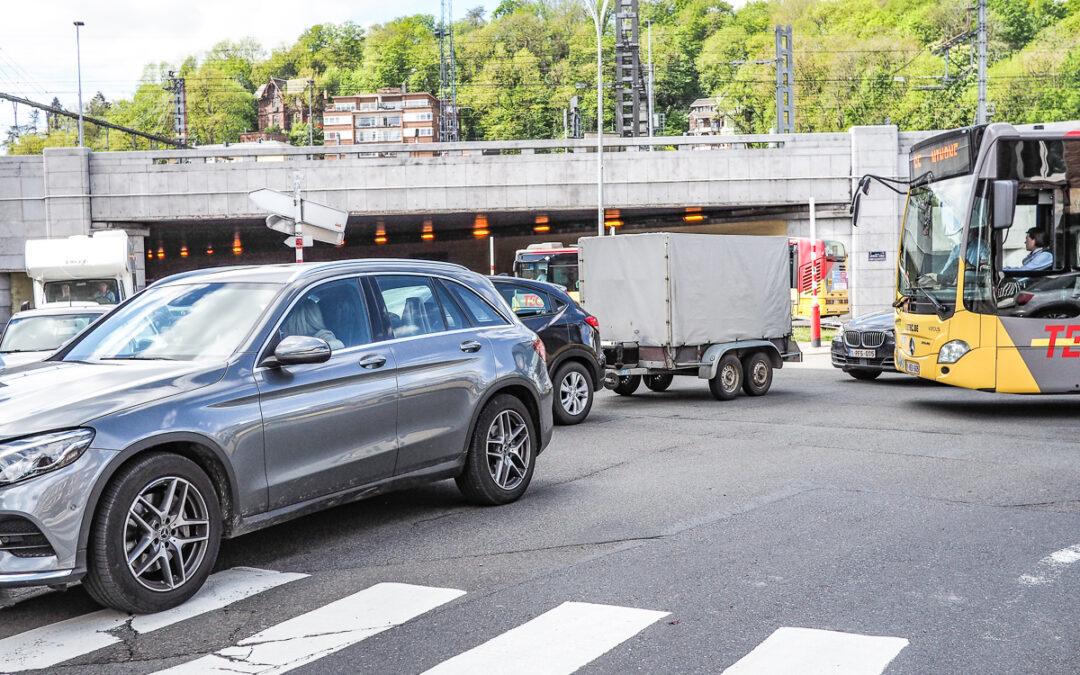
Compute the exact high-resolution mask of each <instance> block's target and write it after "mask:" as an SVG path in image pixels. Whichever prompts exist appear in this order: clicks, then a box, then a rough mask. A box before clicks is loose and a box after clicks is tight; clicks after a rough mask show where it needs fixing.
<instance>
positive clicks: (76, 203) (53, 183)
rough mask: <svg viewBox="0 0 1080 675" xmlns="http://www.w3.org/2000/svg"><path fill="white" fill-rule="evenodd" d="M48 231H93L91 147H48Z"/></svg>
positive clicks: (57, 233)
mask: <svg viewBox="0 0 1080 675" xmlns="http://www.w3.org/2000/svg"><path fill="white" fill-rule="evenodd" d="M44 163H45V171H44V177H45V230H46V231H45V233H43V234H44V236H47V237H50V238H52V237H69V236H71V235H74V234H89V233H90V150H88V149H87V148H45V152H44Z"/></svg>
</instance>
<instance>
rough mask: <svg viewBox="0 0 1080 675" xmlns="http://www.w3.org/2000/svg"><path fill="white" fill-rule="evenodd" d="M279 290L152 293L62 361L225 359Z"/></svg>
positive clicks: (204, 287)
mask: <svg viewBox="0 0 1080 675" xmlns="http://www.w3.org/2000/svg"><path fill="white" fill-rule="evenodd" d="M279 289H280V286H277V285H276V284H254V283H209V284H175V285H173V284H170V285H168V286H161V287H158V288H154V287H150V288H148V289H146V290H145V291H143V292H142V293H141V294H139V295H138V296H137V297H135V298H133V299H132V300H131V301H130V302H129V303H128V304H127V305H125V306H124V307H122V308H121V309H119V310H118V311H116V312H115V313H113V314H112V315H111V316H109V318H107V319H105V320H104V321H102V322H101V323H100V324H98V325H97V326H95V327H94V328H93V330H91V331H90V333H89V334H88V335H87V336H86V337H85V338H84V339H83V340H82V341H81V342H79V344H77V345H75V347H73V348H72V350H71V351H70V352H68V354H67V355H66V356H65V357H64V360H65V361H107V360H119V359H131V360H169V361H195V360H203V359H225V358H228V357H229V356H230V355H231V354H232V353H233V352H234V351H236V348H237V347H239V346H240V341H241V340H243V339H244V337H245V336H246V335H247V334H248V333H249V332H250V331H251V329H252V327H253V326H254V325H255V322H256V321H257V320H258V318H259V317H260V316H261V315H262V313H263V312H264V311H265V310H266V307H267V306H268V305H269V304H270V301H271V300H272V299H273V298H274V295H275V294H276V293H277V292H278V290H279Z"/></svg>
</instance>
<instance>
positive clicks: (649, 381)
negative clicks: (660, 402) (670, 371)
mask: <svg viewBox="0 0 1080 675" xmlns="http://www.w3.org/2000/svg"><path fill="white" fill-rule="evenodd" d="M674 379H675V376H674V375H649V376H647V377H646V378H645V386H646V387H648V388H649V390H650V391H667V388H668V387H670V386H671V381H672V380H674Z"/></svg>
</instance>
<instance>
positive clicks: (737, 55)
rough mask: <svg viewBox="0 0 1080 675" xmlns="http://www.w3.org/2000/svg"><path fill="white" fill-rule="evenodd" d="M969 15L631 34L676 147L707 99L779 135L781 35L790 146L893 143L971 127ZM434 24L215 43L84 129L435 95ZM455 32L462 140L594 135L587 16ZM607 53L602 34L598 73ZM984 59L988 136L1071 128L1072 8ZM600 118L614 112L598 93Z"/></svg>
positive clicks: (886, 1) (819, 0)
mask: <svg viewBox="0 0 1080 675" xmlns="http://www.w3.org/2000/svg"><path fill="white" fill-rule="evenodd" d="M971 2H972V0H775V1H773V2H765V1H762V0H755V1H751V2H748V3H747V4H746V5H744V6H743V7H741V8H740V9H738V10H734V9H733V8H732V7H731V6H730V5H729V4H727V3H725V2H723V1H722V0H642V17H643V18H642V32H643V34H644V32H645V29H644V26H645V24H646V22H650V21H651V22H652V25H653V31H652V33H653V37H652V41H653V59H654V62H655V64H656V103H657V111H658V112H660V113H663V114H664V116H665V120H666V121H665V125H664V129H663V133H665V134H680V133H683V132H684V131H685V130H686V128H687V126H686V125H687V108H688V106H689V104H690V102H691V101H693V100H694V99H695V98H698V97H701V96H715V97H716V98H717V100H718V101H719V103H720V106H721V108H722V109H723V110H725V111H726V112H727V113H728V114H730V115H731V116H732V117H733V118H734V120H735V121H736V124H737V126H738V127H739V129H740V130H742V131H746V132H763V131H768V130H769V128H770V127H771V126H772V125H773V123H774V112H773V110H774V104H773V89H774V85H773V83H774V74H773V67H772V65H771V64H761V63H754V61H762V60H768V59H771V58H772V55H773V26H774V25H776V24H778V23H784V24H791V25H792V26H793V28H794V45H795V78H796V124H797V129H798V130H799V131H838V130H846V129H847V128H849V127H850V126H853V125H858V124H881V123H885V122H891V123H893V124H897V125H899V126H900V127H901V128H902V129H931V128H947V127H954V126H960V125H964V124H969V123H971V121H972V120H973V118H974V110H975V102H976V84H975V66H974V60H973V58H972V50H973V42H972V41H966V42H963V43H961V44H959V45H957V46H955V47H953V48H952V49H951V50H950V52H949V54H948V64H946V59H945V56H944V52H942V51H941V50H940V49H936V47H938V46H939V45H941V44H942V43H943V42H945V41H946V40H948V39H949V38H951V37H954V36H956V35H958V34H961V33H963V32H965V31H968V30H971V29H972V28H973V27H974V13H973V12H972V11H970V8H971ZM432 4H434V3H432ZM435 23H436V22H435V19H434V18H433V17H432V16H428V15H417V16H409V17H402V18H399V19H396V20H394V21H391V22H388V23H386V24H383V25H378V26H374V27H372V28H371V29H370V30H364V29H362V28H361V27H359V26H358V25H356V24H352V23H344V24H339V25H333V24H323V25H317V26H313V27H311V28H309V29H308V30H306V31H304V33H303V34H302V35H301V36H300V37H299V38H298V39H297V41H296V42H295V43H293V44H292V45H286V46H282V47H280V48H277V49H274V50H272V51H270V52H266V51H265V50H264V49H263V48H262V47H261V46H260V45H259V44H258V43H257V42H255V41H254V40H252V39H244V40H240V41H236V42H223V43H221V44H218V45H216V46H214V47H213V48H211V49H210V50H209V51H207V52H205V53H203V54H200V55H198V56H192V57H190V58H188V59H187V60H185V61H184V62H183V63H181V64H164V63H161V64H152V65H150V66H147V68H146V72H145V75H144V80H143V83H142V84H141V85H140V86H139V88H138V89H137V91H136V92H135V94H134V96H133V97H132V98H130V99H125V100H120V101H112V102H107V101H104V100H103V99H102V98H97V99H95V101H94V102H93V106H94V109H93V111H92V113H91V114H99V115H103V116H105V117H106V118H108V119H110V120H112V121H114V122H117V123H119V124H124V125H128V126H133V127H136V128H139V129H143V130H146V131H153V132H155V133H159V134H164V135H169V133H170V131H169V128H170V118H169V114H170V109H169V98H168V94H167V93H166V92H164V91H163V90H162V88H161V83H162V81H163V79H164V77H165V73H166V72H167V71H168V70H170V69H176V70H178V71H179V72H180V74H181V75H183V76H184V77H185V78H186V80H187V94H188V106H189V128H190V132H191V134H192V135H193V138H194V139H195V140H196V141H197V142H199V143H202V144H207V143H221V142H226V141H235V140H236V139H237V138H238V137H239V134H240V133H241V132H243V131H247V130H250V129H253V128H254V127H255V99H254V95H253V92H254V91H255V89H256V87H258V86H259V85H260V84H262V83H264V82H266V80H267V79H268V78H269V77H270V76H275V77H305V78H313V79H314V80H315V82H316V88H317V90H318V91H319V92H320V93H325V94H326V95H334V94H348V93H359V92H364V91H371V90H374V89H376V88H378V87H384V86H398V85H400V84H401V83H403V82H404V83H406V84H407V85H408V87H409V89H410V90H426V91H435V90H436V89H437V87H438V81H439V64H438V54H439V50H438V42H437V39H436V37H435V30H434V29H435ZM455 29H456V57H457V64H458V99H459V103H460V105H461V106H462V123H463V129H464V133H465V135H466V138H469V139H492V140H496V139H514V138H537V137H540V138H542V137H552V136H560V135H562V133H563V128H562V120H563V114H562V110H563V108H565V107H566V105H567V103H568V101H569V99H570V97H571V96H574V95H578V96H580V97H581V99H582V106H583V114H584V115H585V119H586V125H585V126H586V128H588V127H589V126H590V125H592V126H595V122H594V121H593V122H590V120H595V97H594V95H593V93H592V92H593V91H595V90H594V89H593V88H592V87H593V84H592V83H594V82H595V78H596V71H595V46H594V43H593V40H594V32H593V27H592V23H591V20H590V19H589V18H588V15H587V13H586V11H585V10H584V8H583V5H581V4H580V3H578V2H574V1H572V0H503V3H502V4H501V5H500V6H499V7H498V9H496V10H495V11H494V12H493V13H492V15H491V16H490V17H489V16H485V13H484V11H483V10H482V9H476V10H472V11H470V12H469V13H468V15H467V17H466V18H464V19H463V20H461V21H459V22H458V23H457V24H456V25H455ZM642 41H643V43H644V37H643V40H642ZM612 45H613V37H612V31H611V30H610V27H609V30H608V31H607V36H606V38H605V50H606V58H605V61H606V63H608V64H610V63H611V62H612V56H611V55H612ZM989 53H990V61H991V67H990V71H989V73H990V101H991V106H992V111H993V119H996V120H1004V121H1010V122H1016V123H1022V122H1032V121H1050V120H1060V119H1078V118H1080V0H1067V1H1065V2H1060V1H1057V0H990V39H989ZM644 56H645V54H644V44H643V54H642V57H643V59H644ZM946 68H947V71H946ZM946 73H947V75H948V76H947V77H946ZM607 78H608V79H609V80H610V79H611V74H607ZM606 106H608V110H609V111H610V109H611V108H610V106H611V100H610V93H609V98H608V99H607V103H606ZM606 118H607V119H608V120H610V119H611V115H610V112H609V113H608V115H606ZM54 126H55V127H56V128H53V129H51V130H50V131H49V133H48V134H47V135H46V134H24V135H23V136H22V138H21V139H19V140H18V141H16V142H13V143H11V145H10V148H11V151H12V152H22V153H27V152H40V150H41V148H42V147H44V146H48V145H71V144H73V143H74V140H73V139H74V132H73V129H72V126H71V124H70V123H69V122H67V121H60V122H59V123H58V124H55V125H54ZM88 137H89V139H90V140H89V143H90V144H91V146H92V147H94V148H97V149H104V148H106V147H108V148H110V149H114V150H116V149H125V148H129V147H145V146H146V143H145V142H144V141H138V142H134V143H133V142H132V141H131V139H129V138H127V137H125V136H123V135H121V134H116V133H114V134H112V135H111V137H108V140H107V141H106V139H107V136H106V134H105V133H104V132H103V131H99V130H97V129H95V128H91V129H90V130H89V132H88ZM306 137H307V130H306V128H304V129H296V130H294V138H295V139H296V140H297V142H300V139H306Z"/></svg>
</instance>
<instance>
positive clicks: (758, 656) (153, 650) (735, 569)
mask: <svg viewBox="0 0 1080 675" xmlns="http://www.w3.org/2000/svg"><path fill="white" fill-rule="evenodd" d="M820 363H821V361H820V359H818V364H819V365H820ZM811 366H813V364H811ZM1078 437H1080V398H1057V397H1040V398H1032V397H1028V398H1024V397H1015V396H1001V395H991V394H984V393H977V392H968V391H962V390H957V389H950V388H946V387H941V386H936V385H933V384H930V383H924V382H921V381H917V380H914V379H909V378H906V377H904V376H900V375H891V376H885V377H882V378H880V379H879V380H877V381H874V382H857V381H855V380H853V379H851V378H849V377H847V376H845V375H843V374H841V373H839V372H838V371H835V370H833V369H831V368H828V367H824V368H820V367H806V366H803V367H798V368H785V369H784V370H783V371H781V372H778V373H777V374H776V379H775V382H774V386H773V390H772V392H771V393H770V394H769V395H768V396H765V397H763V398H757V399H751V398H747V397H740V398H738V399H737V400H735V401H732V402H726V403H721V402H718V401H715V400H713V399H712V398H711V397H710V396H709V393H708V390H707V388H706V386H705V384H704V382H701V381H698V380H696V379H683V380H679V379H676V382H675V384H674V385H673V386H672V389H671V390H670V391H669V392H667V393H663V394H655V393H652V392H648V391H647V390H645V389H644V387H643V388H642V389H641V391H640V392H639V394H638V395H636V396H634V397H631V398H624V397H618V396H616V395H614V394H611V393H609V392H604V393H602V394H601V395H600V397H599V398H598V400H597V402H596V405H595V407H594V408H593V412H592V416H591V417H590V418H589V419H588V421H587V422H586V423H585V424H583V425H580V426H578V427H571V428H559V429H558V430H557V432H556V436H555V439H554V441H553V443H552V445H551V447H550V448H549V449H548V450H547V451H546V452H545V453H544V454H543V455H541V456H540V459H539V465H538V468H537V471H536V475H535V478H534V479H533V483H532V486H531V488H530V490H529V492H528V493H527V494H526V496H525V498H524V499H522V500H521V501H520V502H518V503H516V504H513V505H510V506H505V507H500V508H485V509H481V508H474V507H470V506H467V505H465V504H464V503H463V502H462V500H461V498H460V497H459V495H458V493H457V491H456V489H455V487H454V485H453V483H452V482H443V483H439V484H436V485H431V486H428V487H423V488H418V489H413V490H409V491H406V492H401V493H397V494H394V495H389V496H384V497H379V498H376V499H373V500H370V501H366V502H359V503H356V504H352V505H348V506H344V507H340V508H337V509H333V510H331V511H327V512H324V513H322V514H318V515H314V516H310V517H307V518H304V519H301V520H298V521H295V522H292V523H288V524H285V525H281V526H278V527H275V528H272V529H270V530H266V531H263V532H259V533H256V534H253V535H249V536H246V537H242V538H240V539H237V540H233V541H230V542H226V543H225V544H224V546H223V549H222V555H221V558H220V560H219V567H220V568H221V569H222V570H229V569H232V568H258V569H262V570H271V571H273V572H276V573H301V574H304V575H307V576H304V577H301V576H299V575H296V576H287V575H284V576H280V577H275V579H277V581H275V582H274V583H275V584H278V585H274V586H273V587H272V588H268V589H266V590H262V592H258V593H254V594H250V593H249V594H246V595H245V594H244V593H241V594H240V596H238V597H239V598H240V599H235V598H234V600H235V601H228V602H224V604H223V606H221V607H217V608H214V609H212V610H209V611H205V612H203V613H199V614H197V615H192V617H191V618H187V619H186V620H179V621H177V622H175V623H172V624H170V625H166V626H162V627H158V628H156V629H155V628H154V627H153V626H145V625H137V624H136V623H131V624H123V625H121V626H120V627H119V628H116V627H115V626H114V629H113V630H111V632H108V633H101V632H100V629H98V632H96V633H94V635H95V637H96V639H99V642H93V641H91V642H89V643H85V644H84V643H82V642H79V641H80V640H82V639H83V635H82V633H79V631H85V630H91V631H93V630H94V629H93V627H92V621H91V622H90V623H87V624H86V625H83V624H82V623H79V622H80V621H82V622H86V621H90V620H88V619H87V618H86V617H87V614H88V613H89V612H93V611H94V610H95V607H94V606H93V605H92V603H91V602H90V601H89V599H88V598H87V597H86V595H85V594H84V593H83V591H82V590H81V589H79V588H74V589H71V590H68V591H66V592H46V593H39V594H25V593H24V594H19V595H17V596H15V597H14V598H8V599H7V600H3V601H0V603H2V604H4V605H7V606H6V607H4V608H3V609H0V664H2V663H4V661H3V659H4V658H5V653H4V652H5V649H6V650H7V652H8V654H7V658H9V659H10V658H12V654H14V650H15V647H16V646H17V645H16V643H15V642H14V641H13V640H14V639H17V638H13V639H9V640H7V641H5V640H4V638H11V637H12V636H19V635H24V636H25V635H26V631H30V630H32V629H36V628H41V629H42V630H41V631H39V633H37V635H39V636H41V635H51V634H58V633H62V632H63V631H61V630H60V629H59V628H58V627H57V626H56V625H55V624H56V622H60V621H63V620H68V619H73V618H74V623H73V622H71V621H69V622H68V623H66V624H62V626H61V628H63V627H68V628H70V629H71V630H73V631H75V633H74V634H77V637H76V638H73V639H74V641H75V644H76V645H83V646H81V647H76V648H73V647H72V646H71V641H69V642H67V643H64V645H61V646H55V645H54V646H49V645H48V644H45V643H38V644H37V647H36V648H35V649H38V655H39V657H40V658H41V659H43V660H39V661H38V663H46V662H49V661H51V660H56V658H59V656H65V655H72V656H73V657H74V658H72V659H69V660H66V661H64V662H62V663H58V664H56V665H55V666H52V667H51V669H52V670H55V671H58V672H78V673H97V672H110V673H113V672H115V673H147V672H156V671H157V670H160V669H164V668H169V667H172V666H177V665H180V664H185V663H188V662H191V661H192V660H193V659H196V658H199V657H201V656H203V655H205V654H208V653H211V652H215V651H218V650H223V649H227V648H229V647H230V646H231V645H235V644H236V643H237V642H239V641H243V640H244V639H245V638H250V637H251V636H256V638H257V639H255V640H249V644H256V646H257V647H259V648H266V649H270V650H271V651H273V649H274V648H276V649H277V652H278V654H277V655H276V656H275V655H273V654H271V655H270V656H269V657H267V658H266V660H263V661H261V662H263V663H276V662H278V661H275V660H274V659H286V660H287V659H289V658H300V657H301V656H302V655H303V654H304V653H305V650H309V649H311V648H312V647H311V643H312V641H313V640H315V641H317V640H319V639H329V640H330V643H333V641H334V640H335V639H340V642H341V643H344V644H338V645H337V647H338V648H339V650H338V651H334V652H333V653H330V654H329V655H326V656H324V657H322V658H319V659H318V660H312V661H310V662H308V663H306V664H305V665H302V666H300V667H299V668H298V669H297V670H295V671H294V672H309V673H326V672H347V673H353V672H395V673H396V672H404V673H418V672H422V671H425V670H427V669H429V668H434V667H436V666H438V665H440V664H443V666H442V668H443V670H442V672H466V671H469V672H484V673H488V672H497V671H500V670H502V671H505V672H526V671H528V670H529V669H530V668H532V669H538V670H535V672H544V668H545V667H547V668H550V669H552V670H556V671H557V670H559V668H560V667H561V668H563V669H567V668H571V669H572V667H576V666H578V665H582V664H585V665H584V669H583V672H592V673H629V672H645V673H660V672H665V673H667V672H680V673H697V672H703V673H704V672H709V673H716V672H721V671H723V670H724V669H725V668H728V667H729V666H731V665H732V664H735V663H736V662H739V666H738V667H737V668H736V669H735V670H734V671H733V672H740V673H764V672H807V671H810V670H811V668H812V667H813V666H815V665H821V664H822V662H824V664H825V665H826V666H828V665H832V666H838V665H844V664H846V665H847V666H849V669H847V670H843V669H842V670H839V671H838V672H850V673H869V672H880V670H881V668H882V667H885V664H886V663H887V664H888V666H887V670H886V672H889V673H929V672H934V673H972V672H980V673H1064V672H1077V671H1078V670H1080V622H1078V621H1077V616H1078V614H1077V611H1078V610H1077V607H1078V606H1080V602H1078V601H1080V444H1078V443H1077V439H1078ZM241 573H247V572H245V571H244V570H241ZM278 582H280V583H278ZM245 583H246V582H245ZM377 584H409V585H413V586H420V587H430V588H429V589H428V590H424V589H420V590H416V589H412V588H411V587H406V586H376V585H377ZM372 587H375V588H376V591H365V589H371V588H372ZM431 589H454V591H434V590H431ZM376 592H378V593H383V595H380V596H379V598H381V599H379V598H375V599H374V600H371V602H373V603H375V606H376V609H375V610H374V611H375V616H377V617H380V618H378V619H377V620H375V619H373V620H372V621H371V623H374V624H378V625H372V626H364V627H362V628H367V629H371V630H369V631H368V632H369V633H371V634H370V635H369V634H368V633H365V634H363V635H362V636H360V635H358V634H355V633H349V632H348V631H350V630H352V629H354V628H356V626H355V625H353V624H351V623H350V621H349V620H348V617H349V616H351V614H350V611H352V610H351V609H350V605H349V603H355V602H360V599H371V597H372V596H371V594H372V593H376ZM358 593H362V594H364V593H366V594H365V595H361V596H354V594H358ZM417 594H418V596H419V600H416V601H417V602H420V603H421V604H423V603H429V605H430V606H431V607H432V608H430V609H429V611H424V609H425V607H421V608H420V609H417V610H408V606H409V603H410V602H413V601H414V599H415V598H413V595H417ZM384 596H385V597H384ZM357 598H360V599H357ZM375 600H378V602H375ZM365 601H367V600H365ZM379 603H381V604H379ZM564 603H571V604H568V605H564ZM580 603H589V604H580ZM387 605H390V606H392V607H389V609H388V608H387ZM597 605H601V606H602V607H597ZM327 608H329V609H327ZM391 610H392V611H391ZM309 612H311V613H312V614H308V613H309ZM380 612H383V613H380ZM387 612H388V613H387ZM394 612H401V613H402V616H396V615H395V614H394ZM549 612H551V613H550V614H548V613H549ZM412 616H415V618H411V620H409V618H410V617H412ZM296 617H301V619H299V620H297V621H293V622H291V623H287V622H289V620H291V619H294V618H296ZM395 617H396V618H395ZM538 617H539V618H538ZM353 623H355V619H353ZM281 624H284V626H285V627H284V628H283V627H281V626H280V625H281ZM396 624H401V625H396ZM392 625H395V627H390V628H389V629H387V630H382V629H384V628H387V627H389V626H392ZM87 626H91V627H90V628H87ZM275 627H277V628H275ZM68 628H65V629H64V630H68ZM798 628H802V629H815V630H814V631H797V630H790V629H798ZM289 629H292V632H290V630H289ZM379 630H382V632H377V631H379ZM263 631H269V632H266V633H264V632H263ZM275 631H277V632H276V633H275ZM825 631H828V632H825ZM774 633H776V634H775V635H774ZM65 634H66V633H65ZM102 636H104V637H102ZM342 636H344V637H342ZM770 636H772V637H770ZM860 636H863V637H860ZM865 636H878V638H879V639H874V638H871V637H865ZM356 638H359V639H356ZM102 639H103V640H104V642H100V640H102ZM491 640H493V642H488V641H491ZM767 640H768V641H767ZM485 643H487V644H485ZM99 644H100V645H104V646H99V647H98V648H96V649H95V648H94V647H95V645H99ZM328 644H329V643H328ZM5 645H6V647H5ZM481 645H484V646H481ZM324 647H325V645H324ZM23 648H25V645H24V647H23ZM318 648H320V647H319V646H318V645H316V649H318ZM245 649H246V651H245ZM474 649H475V650H476V651H470V650H474ZM65 650H67V651H65ZM755 650H756V651H755ZM330 651H332V649H331V648H330V647H326V648H325V651H324V652H322V653H327V652H330ZM752 651H753V652H754V654H753V655H751V656H747V655H748V654H750V653H751V652H752ZM230 653H231V654H232V660H225V659H222V660H220V663H218V664H217V665H219V666H222V667H229V668H232V667H233V666H236V669H238V670H244V672H248V670H245V668H248V667H251V664H252V663H254V662H256V661H259V660H260V659H263V658H264V657H266V654H265V653H262V655H261V656H258V658H256V656H257V655H253V654H255V652H253V650H252V648H251V647H250V646H249V647H247V648H243V649H240V650H239V652H237V651H235V650H234V651H232V652H230ZM281 654H285V656H282V655H281ZM462 654H465V655H464V656H461V655H462ZM41 655H45V656H41ZM50 655H51V656H50ZM455 657H457V658H455ZM744 657H746V658H745V659H744ZM784 658H788V659H794V660H789V661H787V662H784V661H783V659H784ZM451 659H454V660H453V661H450V660H451ZM575 659H576V660H575ZM778 659H779V660H778ZM740 660H742V661H740ZM11 663H12V662H11V661H9V662H8V664H7V667H8V669H11V667H12V666H11ZM23 663H24V664H28V663H30V661H24V662H23ZM208 665H213V664H212V663H210V662H207V661H205V660H204V661H200V662H198V664H196V665H194V666H193V668H194V669H195V670H200V671H205V670H206V668H205V667H204V666H208ZM4 669H5V668H4V667H3V666H0V671H3V670H4Z"/></svg>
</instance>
